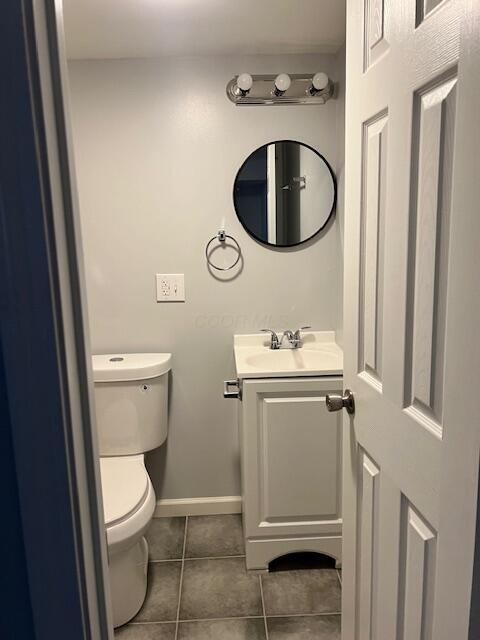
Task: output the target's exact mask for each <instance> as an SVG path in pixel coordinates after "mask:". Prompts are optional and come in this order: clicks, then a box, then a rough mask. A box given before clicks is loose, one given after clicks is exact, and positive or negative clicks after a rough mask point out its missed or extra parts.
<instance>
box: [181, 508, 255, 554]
mask: <svg viewBox="0 0 480 640" xmlns="http://www.w3.org/2000/svg"><path fill="white" fill-rule="evenodd" d="M244 553H245V544H244V541H243V530H242V516H241V515H240V514H236V513H235V514H230V515H219V516H190V517H189V518H188V527H187V542H186V547H185V557H186V558H214V557H219V556H241V555H244Z"/></svg>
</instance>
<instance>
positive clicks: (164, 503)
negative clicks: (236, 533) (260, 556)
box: [153, 496, 242, 518]
mask: <svg viewBox="0 0 480 640" xmlns="http://www.w3.org/2000/svg"><path fill="white" fill-rule="evenodd" d="M225 513H242V498H241V496H219V497H216V498H179V499H164V500H157V506H156V507H155V513H154V514H153V517H154V518H165V517H172V516H213V515H218V514H225Z"/></svg>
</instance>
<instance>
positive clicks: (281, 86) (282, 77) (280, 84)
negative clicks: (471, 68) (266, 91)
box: [275, 73, 292, 93]
mask: <svg viewBox="0 0 480 640" xmlns="http://www.w3.org/2000/svg"><path fill="white" fill-rule="evenodd" d="M291 84H292V81H291V80H290V76H289V75H288V73H280V74H279V75H278V76H277V77H276V78H275V89H277V91H278V92H280V93H285V91H287V89H288V88H289V87H290V85H291Z"/></svg>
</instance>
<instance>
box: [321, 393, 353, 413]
mask: <svg viewBox="0 0 480 640" xmlns="http://www.w3.org/2000/svg"><path fill="white" fill-rule="evenodd" d="M325 402H326V404H327V409H328V411H340V409H346V410H347V413H349V414H350V415H353V414H354V413H355V400H354V399H353V393H352V392H351V391H350V389H345V391H344V393H343V396H341V395H340V394H335V393H332V394H327V396H326V397H325Z"/></svg>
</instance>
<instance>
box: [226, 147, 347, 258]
mask: <svg viewBox="0 0 480 640" xmlns="http://www.w3.org/2000/svg"><path fill="white" fill-rule="evenodd" d="M279 142H294V143H295V144H300V145H302V146H303V147H307V149H310V151H313V153H315V154H316V155H317V156H318V157H319V158H321V159H322V160H323V162H324V163H325V165H326V167H327V169H328V170H329V172H330V175H331V177H332V182H333V202H332V208H331V209H330V213H329V214H328V217H327V219H326V220H325V222H324V224H323V225H322V226H321V227H319V228H318V229H317V231H315V233H312V235H311V236H309V237H308V238H305V240H301V241H300V242H295V243H294V244H273V243H272V242H267V241H266V240H262V239H261V238H259V237H258V236H256V235H255V234H254V233H252V232H251V231H250V229H249V228H248V227H247V226H246V225H245V224H244V222H243V220H242V219H241V217H240V216H239V214H238V208H237V197H236V192H235V185H236V184H237V178H238V176H239V174H240V172H241V171H242V169H243V167H244V166H245V165H246V164H247V162H248V161H249V160H250V158H251V157H252V156H253V154H254V153H257V151H259V149H263V147H268V146H269V145H271V144H277V143H279ZM233 206H234V209H235V214H236V216H237V218H238V220H239V222H240V224H241V225H242V227H243V228H244V229H245V231H246V232H247V233H248V235H249V236H250V237H251V238H253V239H254V240H256V241H257V242H259V243H260V244H263V245H264V246H267V247H274V248H276V249H289V248H291V247H299V246H300V245H302V244H305V243H306V242H309V241H310V240H312V238H315V236H317V235H318V234H319V233H320V232H321V231H323V229H325V227H326V226H327V225H328V224H329V222H330V221H331V219H332V217H333V216H334V214H335V210H336V207H337V178H336V177H335V173H334V172H333V169H332V167H331V165H330V163H329V162H328V160H327V159H326V158H325V156H323V155H322V154H321V153H320V152H319V151H317V149H315V148H314V147H312V146H310V145H309V144H306V143H305V142H299V141H298V140H290V139H284V140H272V141H271V142H266V143H265V144H262V145H260V146H259V147H257V148H256V149H254V150H253V151H252V153H250V154H249V155H248V156H247V157H246V159H245V160H244V161H243V162H242V164H241V166H240V168H239V170H238V171H237V173H236V175H235V180H234V181H233Z"/></svg>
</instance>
